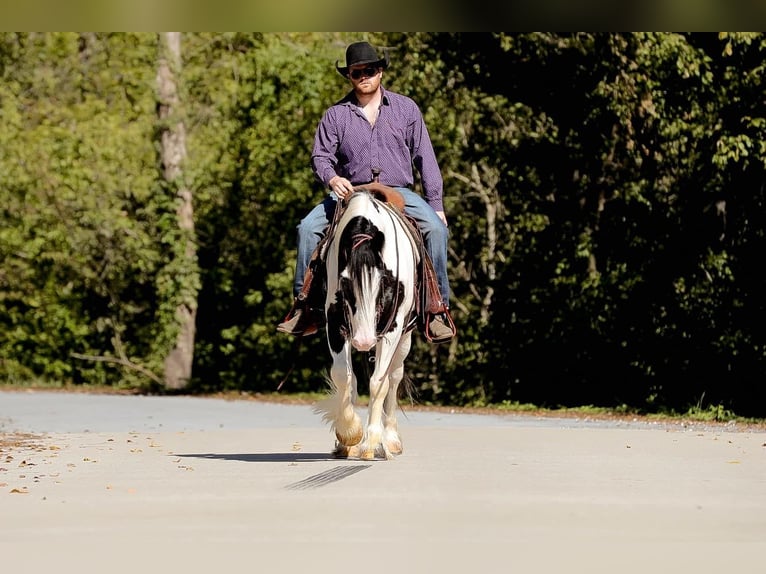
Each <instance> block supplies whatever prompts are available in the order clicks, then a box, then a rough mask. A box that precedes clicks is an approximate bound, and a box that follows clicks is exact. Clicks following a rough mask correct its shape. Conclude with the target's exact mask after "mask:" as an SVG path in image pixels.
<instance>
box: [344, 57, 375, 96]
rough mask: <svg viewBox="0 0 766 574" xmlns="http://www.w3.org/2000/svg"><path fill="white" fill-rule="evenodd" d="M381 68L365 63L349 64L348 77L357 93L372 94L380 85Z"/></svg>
mask: <svg viewBox="0 0 766 574" xmlns="http://www.w3.org/2000/svg"><path fill="white" fill-rule="evenodd" d="M382 72H383V68H375V67H373V66H370V65H367V64H359V65H357V66H351V67H350V68H349V70H348V77H349V79H350V80H351V84H352V85H353V86H354V91H355V92H356V93H358V94H373V93H375V91H376V90H377V89H378V88H379V87H380V78H381V75H382Z"/></svg>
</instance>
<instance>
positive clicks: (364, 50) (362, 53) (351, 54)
mask: <svg viewBox="0 0 766 574" xmlns="http://www.w3.org/2000/svg"><path fill="white" fill-rule="evenodd" d="M359 64H369V65H370V66H373V67H375V68H383V69H384V70H385V69H386V68H388V52H386V51H384V53H383V58H380V57H379V56H378V53H377V52H376V51H375V48H373V47H372V46H370V44H369V43H367V42H354V43H353V44H349V46H348V48H346V67H345V68H342V67H341V66H340V65H339V62H338V60H335V68H336V69H337V70H338V73H339V74H340V75H341V76H343V77H344V78H348V69H349V68H350V67H351V66H358V65H359Z"/></svg>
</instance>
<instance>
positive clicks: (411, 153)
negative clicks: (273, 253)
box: [277, 42, 455, 343]
mask: <svg viewBox="0 0 766 574" xmlns="http://www.w3.org/2000/svg"><path fill="white" fill-rule="evenodd" d="M335 67H336V69H337V70H338V72H339V73H340V74H341V75H342V76H343V77H345V78H348V80H349V81H350V82H351V86H352V90H351V92H349V93H348V94H347V95H346V97H344V98H343V99H342V100H341V101H339V102H338V103H336V104H334V105H332V106H330V108H328V109H327V111H325V114H324V116H323V117H322V119H321V121H320V122H319V126H318V127H317V130H316V135H315V138H314V148H313V151H312V154H311V165H312V169H313V171H314V174H315V175H316V177H317V179H319V181H321V182H322V183H323V184H325V185H326V186H327V187H328V188H329V190H330V193H329V194H328V195H327V196H326V197H325V199H324V200H323V201H322V203H320V204H319V205H317V206H316V207H315V208H314V209H313V210H312V211H311V212H310V213H309V214H308V215H307V216H306V217H305V218H304V219H303V220H301V222H300V223H299V224H298V227H297V230H298V261H297V264H296V267H295V279H294V284H293V295H294V296H295V297H296V299H295V304H294V306H293V308H292V309H291V310H290V313H288V315H287V317H286V318H285V320H284V321H283V322H282V323H280V324H279V326H278V327H277V330H279V331H281V332H283V333H289V334H292V335H310V334H313V333H315V332H316V331H317V329H318V326H317V320H318V317H317V316H316V315H317V313H315V312H312V307H313V309H316V308H317V307H318V306H317V305H316V304H314V305H311V304H309V303H308V301H309V300H310V299H309V296H308V291H309V287H311V285H310V279H311V275H312V273H313V269H312V268H310V267H309V265H310V262H311V260H312V254H314V250H315V249H316V247H317V245H318V244H319V241H320V240H321V238H322V237H323V235H324V233H325V231H326V230H327V227H328V225H329V223H330V222H331V221H332V219H333V214H334V212H335V208H336V205H337V202H338V199H341V200H343V199H346V198H347V197H348V196H349V195H350V194H351V193H352V191H353V188H354V186H358V185H362V184H365V183H369V182H371V181H372V180H373V179H375V180H378V178H379V182H380V183H381V184H384V185H386V186H389V187H393V188H396V189H397V191H399V192H400V193H401V194H402V195H403V197H404V203H405V213H406V214H407V215H408V216H409V217H410V218H411V219H413V220H415V222H416V223H417V225H418V228H419V229H420V232H421V234H422V236H423V241H424V245H425V250H426V253H427V254H428V256H429V257H430V259H431V263H432V264H433V269H434V270H435V274H436V281H437V283H438V294H439V295H441V301H440V302H439V305H437V307H438V311H437V312H431V313H429V314H428V316H427V317H426V319H425V326H424V331H425V333H426V336H427V338H428V339H429V340H430V341H432V342H434V343H442V342H444V341H448V340H450V339H451V338H452V337H453V336H454V334H455V326H454V323H453V321H452V318H451V317H450V314H449V295H450V289H449V280H448V277H447V239H448V237H449V231H448V229H447V217H446V215H445V214H444V206H443V203H442V192H443V189H442V187H443V183H442V176H441V172H440V170H439V165H438V163H437V161H436V156H435V154H434V150H433V146H432V145H431V139H430V137H429V135H428V130H427V129H426V126H425V123H424V121H423V116H422V114H421V112H420V109H419V108H418V106H417V104H415V102H414V101H413V100H412V99H410V98H408V97H406V96H403V95H400V94H396V93H394V92H391V91H388V90H385V89H384V88H383V87H382V86H381V83H380V82H381V78H382V76H383V70H385V69H387V68H388V54H385V56H384V57H383V58H380V57H379V56H378V54H377V52H376V51H375V49H374V48H373V47H372V46H371V45H370V44H369V43H367V42H356V43H353V44H351V45H349V46H348V48H347V49H346V66H345V67H340V66H339V65H338V62H337V61H336V63H335ZM413 165H414V166H415V168H416V169H417V170H418V172H419V173H420V178H421V183H422V186H423V195H424V197H425V199H424V198H423V197H421V196H420V195H418V194H417V193H415V192H414V191H412V187H413V185H414V177H413V171H412V167H413ZM378 174H379V175H378ZM307 271H308V272H309V276H308V277H307V276H306V273H307ZM437 297H438V295H437Z"/></svg>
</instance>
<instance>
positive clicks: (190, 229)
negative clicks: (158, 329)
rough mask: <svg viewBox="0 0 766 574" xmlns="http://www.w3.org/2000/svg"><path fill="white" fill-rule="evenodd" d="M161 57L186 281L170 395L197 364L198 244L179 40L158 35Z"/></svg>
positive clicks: (167, 147)
mask: <svg viewBox="0 0 766 574" xmlns="http://www.w3.org/2000/svg"><path fill="white" fill-rule="evenodd" d="M159 40H160V42H159V44H160V54H159V63H158V70H157V85H158V92H159V102H158V106H157V112H158V115H159V122H160V133H161V136H162V139H161V150H160V154H161V160H162V170H163V177H164V178H165V181H166V182H167V184H168V185H167V187H168V189H171V190H175V194H176V201H177V205H178V207H177V212H176V213H177V217H178V227H179V230H180V233H179V238H180V241H181V245H179V246H178V248H177V249H176V250H175V251H174V257H177V258H180V259H181V261H178V262H176V263H180V265H178V264H176V265H174V267H175V268H176V269H178V272H179V273H181V274H183V277H178V278H177V279H178V281H177V283H178V285H179V286H180V289H179V292H178V293H177V297H178V302H177V304H176V313H175V314H176V317H175V318H176V321H178V328H179V329H178V335H177V337H176V340H175V344H174V345H173V347H172V349H171V350H170V352H169V353H168V355H167V356H166V358H165V374H164V380H165V386H166V388H168V389H182V388H184V387H186V385H187V384H188V382H189V379H190V378H191V371H192V360H193V358H194V333H195V319H196V315H197V290H196V288H195V287H194V286H195V285H196V279H197V276H198V269H197V252H196V247H195V242H194V217H193V216H194V209H193V205H192V192H191V190H190V189H189V188H188V186H187V185H186V184H185V183H184V177H183V164H184V161H185V160H186V129H185V127H184V122H183V114H182V105H181V102H180V98H179V90H178V85H179V82H180V70H181V34H180V32H164V33H162V34H160V39H159Z"/></svg>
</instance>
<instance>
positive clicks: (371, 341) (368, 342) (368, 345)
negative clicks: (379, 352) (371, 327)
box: [351, 336, 375, 351]
mask: <svg viewBox="0 0 766 574" xmlns="http://www.w3.org/2000/svg"><path fill="white" fill-rule="evenodd" d="M351 346H352V347H354V349H356V350H357V351H369V350H370V349H372V348H373V347H374V346H375V338H374V337H364V336H360V337H353V338H352V339H351Z"/></svg>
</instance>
